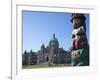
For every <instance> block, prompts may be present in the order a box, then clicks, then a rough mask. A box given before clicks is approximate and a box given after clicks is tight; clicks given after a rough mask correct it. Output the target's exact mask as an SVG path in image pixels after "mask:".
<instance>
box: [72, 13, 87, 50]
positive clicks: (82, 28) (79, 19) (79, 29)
mask: <svg viewBox="0 0 100 80" xmlns="http://www.w3.org/2000/svg"><path fill="white" fill-rule="evenodd" d="M71 17H72V19H71V22H72V24H73V27H74V29H73V32H72V38H73V49H79V48H83V47H87V38H86V23H85V20H86V18H85V16H84V14H79V13H73V14H72V16H71Z"/></svg>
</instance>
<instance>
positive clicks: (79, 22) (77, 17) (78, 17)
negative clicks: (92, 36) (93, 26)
mask: <svg viewBox="0 0 100 80" xmlns="http://www.w3.org/2000/svg"><path fill="white" fill-rule="evenodd" d="M71 17H72V19H71V22H72V24H73V27H74V29H77V28H79V27H80V26H84V27H85V20H86V18H85V16H84V15H83V14H80V13H73V14H72V15H71Z"/></svg>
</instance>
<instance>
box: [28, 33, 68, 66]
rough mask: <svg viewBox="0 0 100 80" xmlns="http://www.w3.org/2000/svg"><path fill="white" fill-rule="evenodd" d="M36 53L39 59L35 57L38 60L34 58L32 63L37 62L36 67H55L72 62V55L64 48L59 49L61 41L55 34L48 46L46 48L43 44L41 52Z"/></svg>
mask: <svg viewBox="0 0 100 80" xmlns="http://www.w3.org/2000/svg"><path fill="white" fill-rule="evenodd" d="M34 53H36V55H37V57H36V55H35V59H36V60H35V59H34V58H32V59H33V60H32V61H35V63H36V65H55V64H66V63H69V62H70V54H69V53H68V52H67V51H65V50H64V49H63V48H59V41H58V39H57V38H56V36H55V34H53V36H52V38H51V39H50V41H49V44H48V46H46V47H45V45H44V44H42V46H41V48H40V50H38V52H34ZM28 61H29V60H28Z"/></svg>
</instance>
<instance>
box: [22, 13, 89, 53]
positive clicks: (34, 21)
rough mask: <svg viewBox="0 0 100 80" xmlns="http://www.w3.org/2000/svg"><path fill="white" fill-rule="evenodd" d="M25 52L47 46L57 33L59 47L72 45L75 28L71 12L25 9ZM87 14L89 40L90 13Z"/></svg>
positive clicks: (66, 47) (65, 47)
mask: <svg viewBox="0 0 100 80" xmlns="http://www.w3.org/2000/svg"><path fill="white" fill-rule="evenodd" d="M22 15H23V17H22V19H23V52H24V51H25V50H27V51H30V50H31V49H32V50H33V51H34V52H35V51H38V50H39V49H40V47H41V45H42V44H44V45H45V46H47V45H48V44H49V41H50V39H51V38H52V36H53V33H55V36H56V38H57V39H58V41H59V47H63V48H64V49H65V50H67V49H68V48H70V47H71V43H72V38H71V33H72V30H73V26H72V23H71V22H70V20H71V13H67V12H39V11H37V12H36V11H23V12H22ZM85 16H86V28H87V31H86V33H87V38H88V40H89V14H85Z"/></svg>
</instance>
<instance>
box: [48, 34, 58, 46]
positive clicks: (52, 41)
mask: <svg viewBox="0 0 100 80" xmlns="http://www.w3.org/2000/svg"><path fill="white" fill-rule="evenodd" d="M49 45H50V46H51V45H52V46H59V42H58V39H57V38H56V37H55V34H53V37H52V38H51V40H50V42H49Z"/></svg>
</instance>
